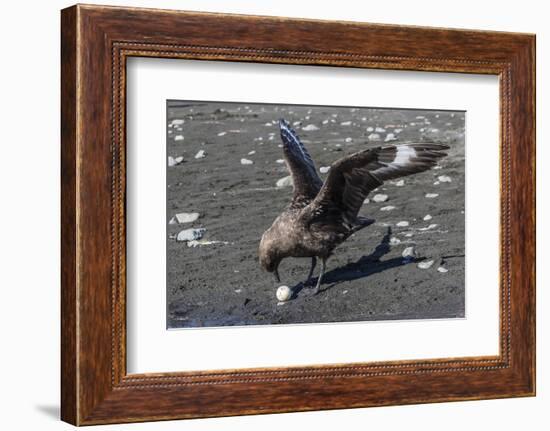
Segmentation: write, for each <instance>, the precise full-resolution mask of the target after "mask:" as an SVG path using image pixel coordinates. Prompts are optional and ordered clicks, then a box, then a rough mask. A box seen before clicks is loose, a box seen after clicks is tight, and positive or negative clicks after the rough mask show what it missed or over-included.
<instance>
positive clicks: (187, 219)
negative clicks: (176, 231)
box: [169, 213, 200, 224]
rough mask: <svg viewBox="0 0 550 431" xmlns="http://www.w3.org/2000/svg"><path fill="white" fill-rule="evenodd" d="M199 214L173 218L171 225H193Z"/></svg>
mask: <svg viewBox="0 0 550 431" xmlns="http://www.w3.org/2000/svg"><path fill="white" fill-rule="evenodd" d="M199 215H200V214H199V213H179V214H176V215H175V216H174V217H172V218H171V219H170V221H169V223H170V224H182V223H191V222H194V221H195V220H197V219H198V218H199Z"/></svg>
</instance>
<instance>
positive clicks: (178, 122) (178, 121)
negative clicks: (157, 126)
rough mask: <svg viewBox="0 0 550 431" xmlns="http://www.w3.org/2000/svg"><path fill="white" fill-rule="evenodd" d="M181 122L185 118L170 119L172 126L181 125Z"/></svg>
mask: <svg viewBox="0 0 550 431" xmlns="http://www.w3.org/2000/svg"><path fill="white" fill-rule="evenodd" d="M183 123H185V120H179V119H178V120H172V126H181V125H182V124H183Z"/></svg>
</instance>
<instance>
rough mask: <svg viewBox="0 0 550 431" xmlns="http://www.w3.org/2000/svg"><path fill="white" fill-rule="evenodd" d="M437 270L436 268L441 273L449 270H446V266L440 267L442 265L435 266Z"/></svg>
mask: <svg viewBox="0 0 550 431" xmlns="http://www.w3.org/2000/svg"><path fill="white" fill-rule="evenodd" d="M437 270H438V271H439V272H441V273H443V274H444V273H446V272H449V270H448V269H447V268H444V267H442V266H440V267H439V268H437Z"/></svg>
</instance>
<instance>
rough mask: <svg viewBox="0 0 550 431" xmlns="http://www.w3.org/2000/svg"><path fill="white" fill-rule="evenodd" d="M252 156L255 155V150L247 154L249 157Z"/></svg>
mask: <svg viewBox="0 0 550 431" xmlns="http://www.w3.org/2000/svg"><path fill="white" fill-rule="evenodd" d="M252 154H256V150H252V151H249V152H248V155H249V156H251V155H252Z"/></svg>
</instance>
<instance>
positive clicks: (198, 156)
mask: <svg viewBox="0 0 550 431" xmlns="http://www.w3.org/2000/svg"><path fill="white" fill-rule="evenodd" d="M205 157H206V151H204V150H199V151H198V152H197V154H195V159H204V158H205Z"/></svg>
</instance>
